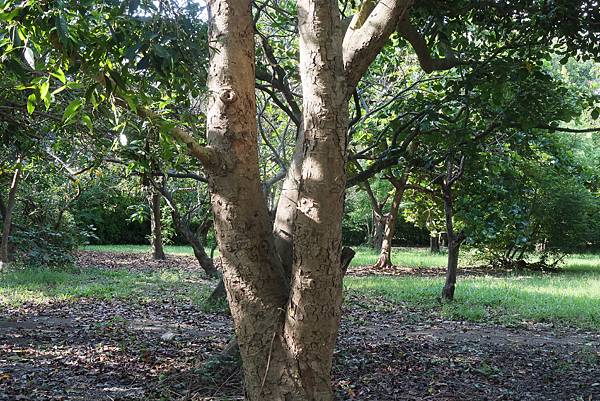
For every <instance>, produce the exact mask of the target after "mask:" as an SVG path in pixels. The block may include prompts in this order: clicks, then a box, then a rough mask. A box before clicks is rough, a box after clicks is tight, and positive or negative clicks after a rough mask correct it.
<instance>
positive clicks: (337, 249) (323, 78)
mask: <svg viewBox="0 0 600 401" xmlns="http://www.w3.org/2000/svg"><path fill="white" fill-rule="evenodd" d="M298 27H299V32H300V75H301V78H302V94H303V121H304V162H303V165H302V175H301V180H300V185H299V193H298V205H297V208H296V218H295V227H294V250H293V254H294V259H293V267H292V283H291V294H290V300H289V303H288V307H287V312H286V314H285V329H284V338H285V342H286V343H287V344H288V345H289V348H290V349H289V351H290V356H291V358H292V360H293V361H295V364H296V366H297V367H298V369H299V379H300V382H301V386H302V389H303V391H304V394H303V395H302V397H301V398H300V399H303V400H305V399H306V400H331V399H333V393H332V389H331V364H332V356H333V349H334V346H335V339H336V337H337V330H338V326H339V319H340V309H341V300H342V277H343V272H342V269H341V268H340V260H341V249H342V246H341V245H342V244H341V241H342V227H341V221H342V213H343V205H344V192H345V186H346V174H345V160H346V130H347V126H348V104H347V100H346V94H345V92H346V86H345V85H346V82H345V80H344V79H343V77H344V67H343V55H342V40H343V37H342V29H341V21H340V15H339V10H338V3H337V1H334V0H329V1H315V0H299V1H298Z"/></svg>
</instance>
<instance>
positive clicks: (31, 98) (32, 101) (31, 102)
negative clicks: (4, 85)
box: [27, 93, 36, 115]
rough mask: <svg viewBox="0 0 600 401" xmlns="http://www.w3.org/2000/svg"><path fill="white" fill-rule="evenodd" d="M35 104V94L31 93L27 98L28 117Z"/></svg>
mask: <svg viewBox="0 0 600 401" xmlns="http://www.w3.org/2000/svg"><path fill="white" fill-rule="evenodd" d="M35 103H36V97H35V93H32V94H31V95H29V96H28V97H27V112H28V113H29V115H32V114H33V112H34V111H35Z"/></svg>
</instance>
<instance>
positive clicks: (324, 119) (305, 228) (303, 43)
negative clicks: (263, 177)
mask: <svg viewBox="0 0 600 401" xmlns="http://www.w3.org/2000/svg"><path fill="white" fill-rule="evenodd" d="M387 3H389V1H388V2H386V5H385V6H384V8H385V7H387V6H389V5H390V4H387ZM391 3H393V4H395V3H398V2H391ZM393 4H392V5H393ZM377 10H379V11H377ZM375 11H377V13H378V14H377V15H378V16H379V17H378V19H377V22H378V23H379V22H382V21H383V20H385V18H380V17H383V16H384V14H385V13H384V11H385V10H384V9H383V8H381V7H380V8H377V7H376V8H375ZM375 11H374V12H375ZM385 15H387V18H388V20H386V21H385V24H384V25H372V24H370V23H369V21H367V24H368V26H369V28H368V29H369V30H368V31H364V32H371V33H373V32H375V31H377V30H379V29H383V27H385V29H384V30H383V31H382V33H378V34H377V38H376V40H371V38H368V37H367V36H368V34H367V33H365V34H364V35H360V36H358V37H356V40H357V41H359V40H360V41H361V43H360V46H358V47H357V48H356V49H359V50H360V51H358V50H357V52H356V54H355V55H353V52H352V51H350V52H349V53H348V56H349V58H348V60H350V61H351V60H352V59H353V58H354V57H361V59H362V60H361V63H360V66H361V68H363V67H364V68H363V69H362V72H360V71H359V72H358V75H353V77H358V78H356V79H354V80H353V81H348V80H347V74H348V71H345V70H344V54H345V53H344V52H343V47H342V42H343V38H342V29H341V24H340V15H339V9H338V3H337V1H335V0H325V1H316V0H299V1H298V27H299V32H300V74H301V78H302V94H303V116H302V117H303V118H302V124H300V125H301V129H300V131H299V135H298V139H297V145H296V156H297V157H294V163H295V164H293V165H292V167H291V168H290V169H289V170H288V171H289V172H290V173H289V175H290V176H291V178H290V177H288V180H286V184H284V185H289V186H288V187H286V188H285V189H284V193H285V195H284V196H282V198H283V200H282V202H284V203H280V205H279V208H281V209H280V210H278V213H277V217H276V219H275V226H274V227H273V225H272V224H271V221H270V218H269V215H268V209H267V205H266V202H265V199H264V196H263V193H262V191H261V187H260V179H259V178H260V177H259V173H258V172H259V170H258V151H257V143H258V140H257V139H258V138H257V126H256V117H255V112H256V105H255V94H254V77H255V71H254V37H253V34H254V29H253V21H252V15H251V10H250V1H249V0H211V1H209V21H210V32H209V41H210V49H211V55H210V67H209V74H208V89H209V94H210V96H209V101H208V110H207V127H208V134H207V139H208V146H207V147H206V148H203V149H202V151H203V154H210V155H211V157H210V160H209V162H210V163H207V162H203V164H204V165H205V167H207V168H208V169H209V174H210V179H209V184H210V188H211V193H212V207H213V213H214V216H215V231H216V235H217V240H218V242H219V248H220V251H221V263H222V271H223V279H224V284H225V287H226V289H227V297H228V301H229V305H230V309H231V313H232V317H233V320H234V325H235V331H236V336H237V339H238V342H239V347H240V353H241V356H242V360H243V362H244V363H243V365H244V378H245V389H246V399H248V400H251V401H258V400H269V401H271V400H273V401H279V400H281V401H330V400H332V399H333V393H332V388H331V380H330V378H331V376H330V371H331V363H332V356H333V349H334V345H335V339H336V336H337V329H338V326H339V318H340V304H341V299H342V297H341V290H342V285H341V284H342V277H343V270H344V268H345V267H347V266H348V264H349V261H350V259H351V252H344V253H343V254H342V249H341V220H342V210H343V199H344V189H345V181H346V177H345V170H344V165H345V159H346V130H347V127H348V115H347V114H348V104H347V98H348V95H349V93H351V92H352V91H351V90H350V91H349V90H348V87H349V86H352V85H355V84H356V82H358V79H359V78H360V76H361V75H362V73H364V71H365V70H366V66H367V65H368V64H370V62H371V61H372V60H373V59H374V58H375V56H376V55H377V53H378V52H379V50H380V49H381V46H383V43H384V42H385V38H384V37H386V36H389V33H390V32H391V31H392V30H393V27H394V26H395V24H396V23H397V16H398V15H397V13H396V11H392V12H388V13H387V14H385ZM367 24H365V26H367ZM363 28H364V26H363ZM375 28H376V29H375ZM388 28H389V29H388ZM361 29H362V28H361ZM353 44H354V43H353ZM350 64H352V62H350ZM352 65H354V64H352ZM353 74H354V73H353ZM186 143H187V142H186ZM199 159H200V158H199ZM200 160H201V161H202V159H200ZM215 161H216V162H215ZM213 162H214V163H213ZM286 202H287V203H286ZM273 231H274V232H275V235H273ZM284 231H285V232H284ZM274 238H277V241H278V245H277V249H278V250H279V251H280V252H281V255H278V254H277V253H276V251H275V250H276V245H275V240H274ZM279 241H281V243H279ZM280 245H282V246H280ZM290 256H291V258H290ZM282 262H283V263H282Z"/></svg>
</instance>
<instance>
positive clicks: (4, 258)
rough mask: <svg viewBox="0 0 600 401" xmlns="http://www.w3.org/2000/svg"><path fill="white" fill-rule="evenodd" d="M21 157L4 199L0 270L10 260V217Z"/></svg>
mask: <svg viewBox="0 0 600 401" xmlns="http://www.w3.org/2000/svg"><path fill="white" fill-rule="evenodd" d="M20 162H21V159H19V160H18V161H17V167H16V169H15V172H14V175H13V179H12V181H11V184H10V189H9V191H8V199H7V201H6V207H5V210H4V219H3V225H2V240H1V242H0V270H1V269H2V268H3V267H4V266H6V265H7V264H8V262H9V261H10V255H9V252H8V242H9V239H10V231H11V227H12V217H13V212H14V208H15V203H16V194H17V188H18V185H19V180H20V178H21V169H20V166H19V164H20Z"/></svg>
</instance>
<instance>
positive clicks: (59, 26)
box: [56, 14, 71, 48]
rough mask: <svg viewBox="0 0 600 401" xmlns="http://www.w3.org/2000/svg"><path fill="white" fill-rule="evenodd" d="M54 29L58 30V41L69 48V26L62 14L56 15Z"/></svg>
mask: <svg viewBox="0 0 600 401" xmlns="http://www.w3.org/2000/svg"><path fill="white" fill-rule="evenodd" d="M56 30H57V32H58V37H59V39H60V42H61V43H62V44H63V45H64V46H65V47H67V48H69V46H70V44H71V41H70V39H69V26H68V24H67V20H66V19H65V17H64V16H63V15H62V14H60V15H59V16H58V17H56Z"/></svg>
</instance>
